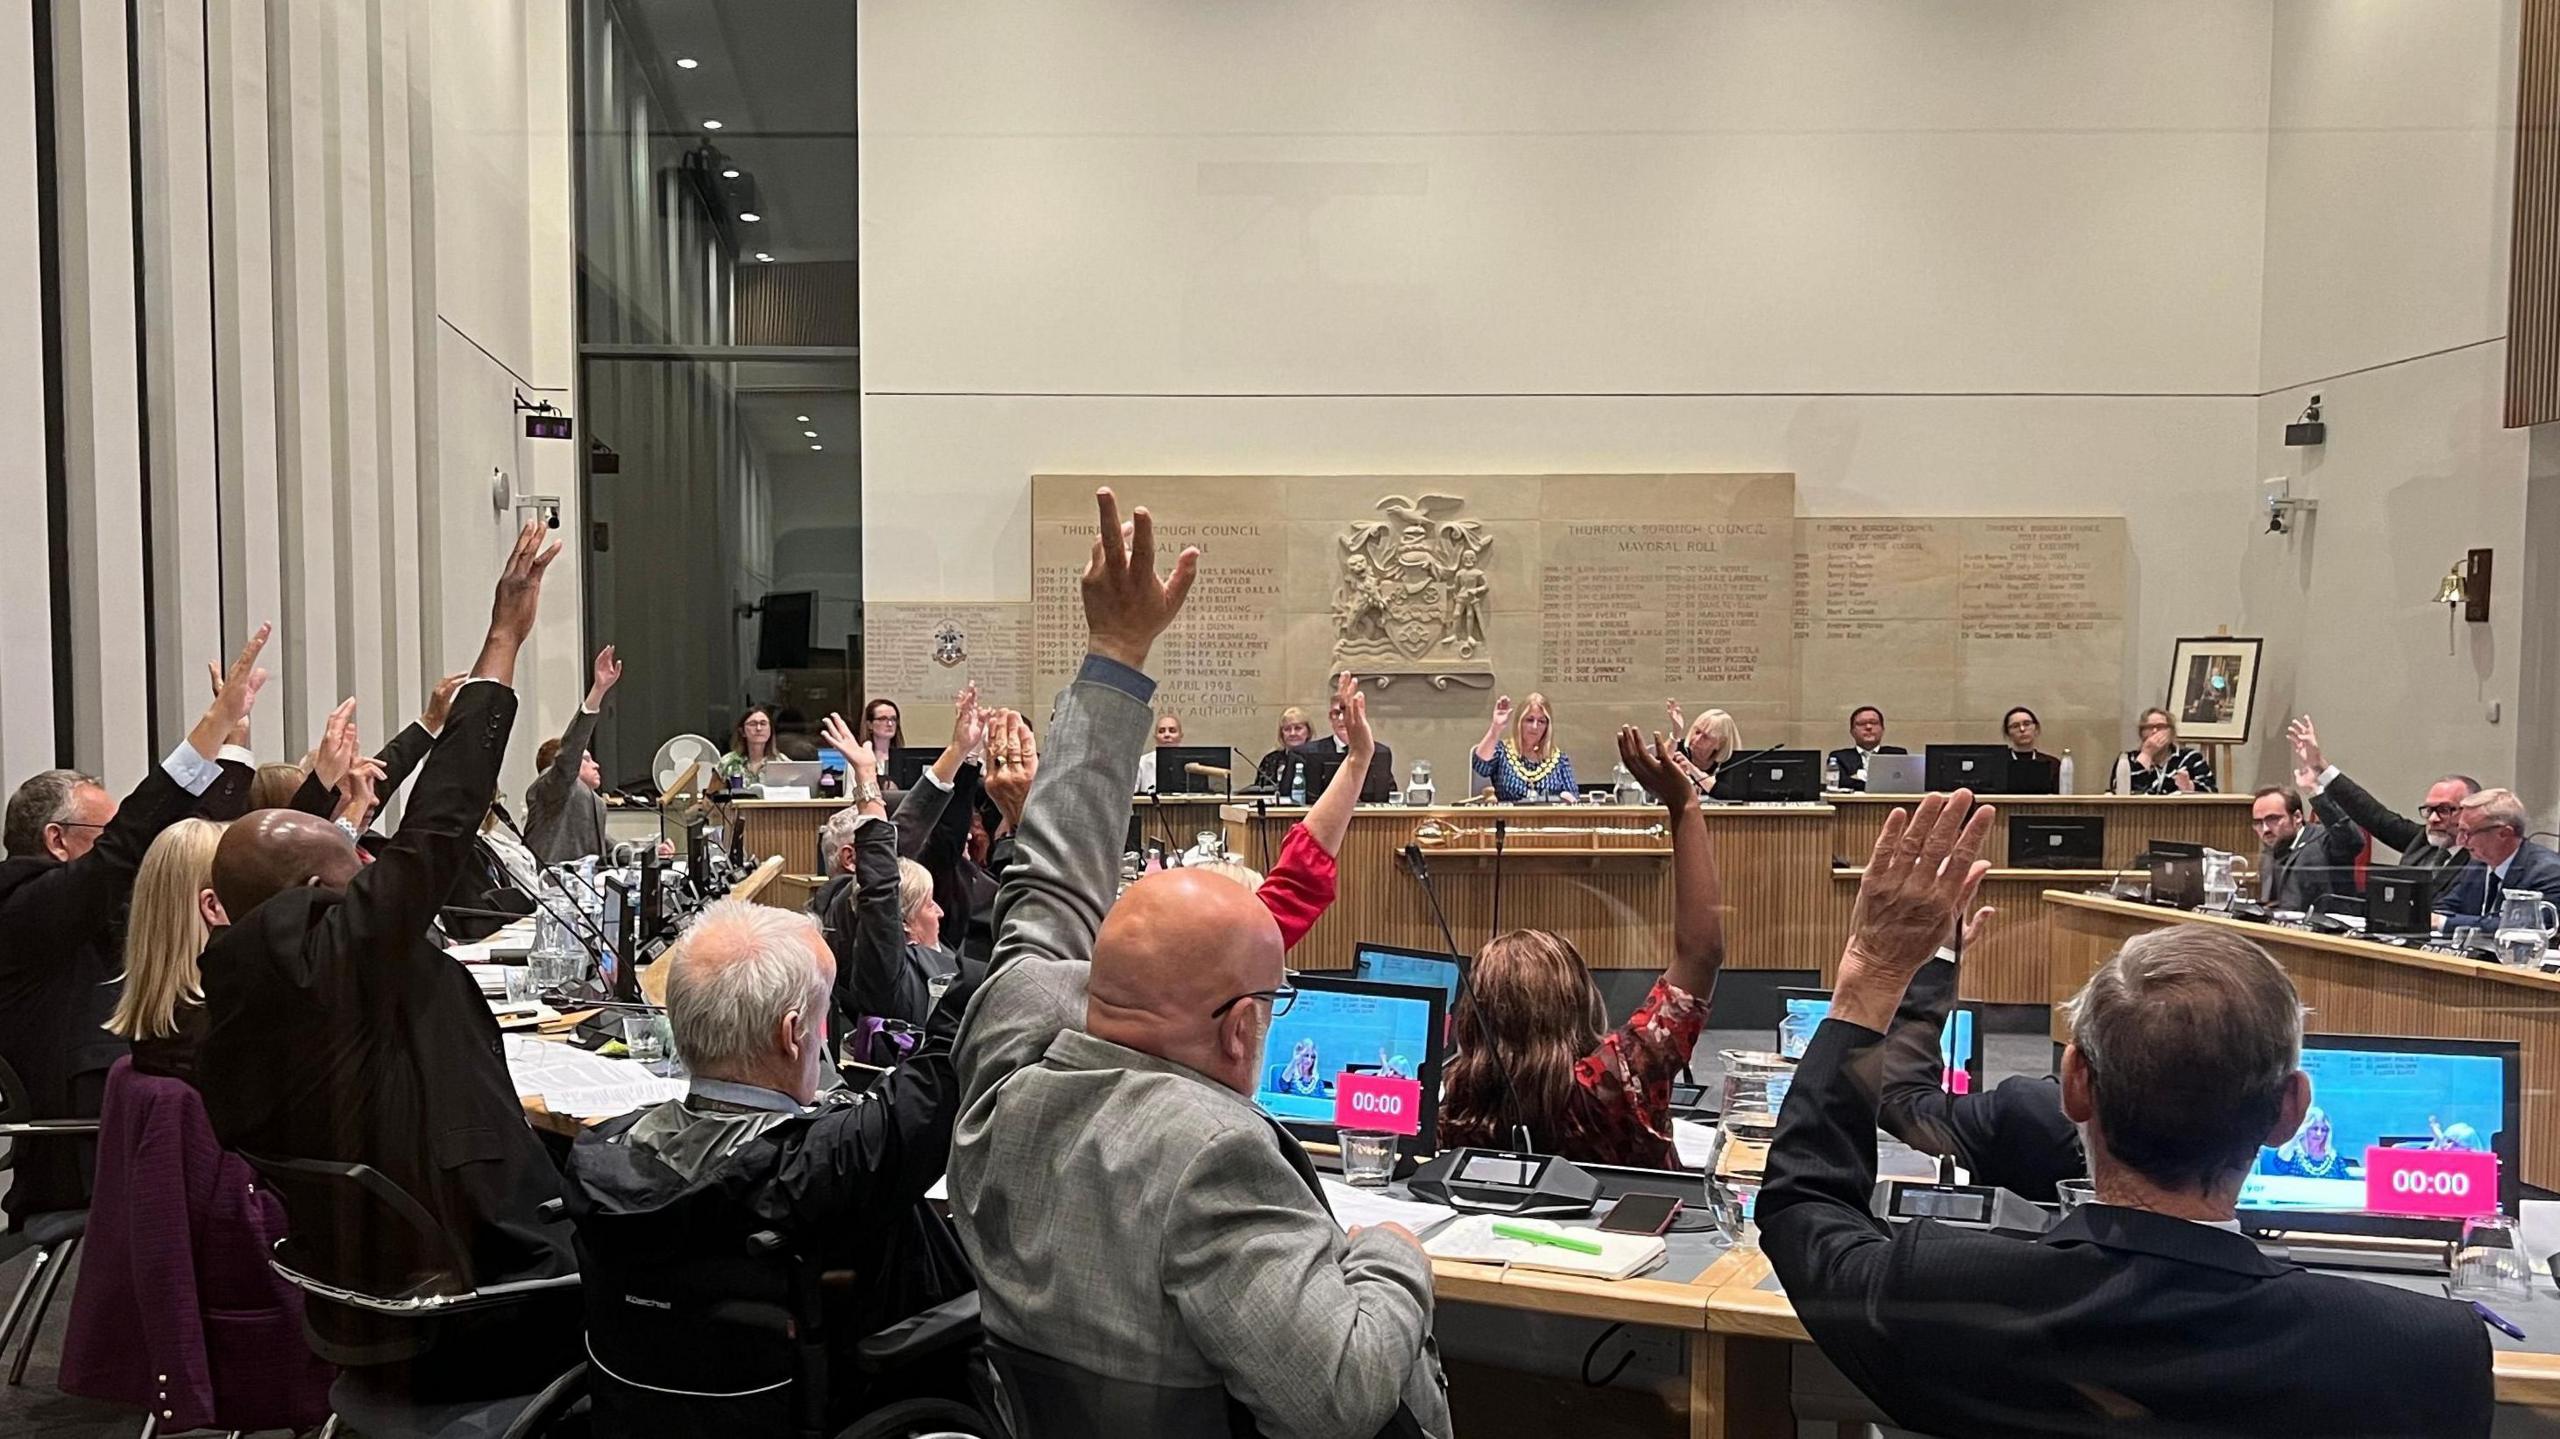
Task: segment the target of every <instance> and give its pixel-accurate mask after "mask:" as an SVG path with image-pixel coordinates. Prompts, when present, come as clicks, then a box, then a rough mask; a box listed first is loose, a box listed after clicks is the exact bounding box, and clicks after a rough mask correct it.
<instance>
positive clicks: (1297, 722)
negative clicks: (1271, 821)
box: [1253, 705, 1316, 793]
mask: <svg viewBox="0 0 2560 1439" xmlns="http://www.w3.org/2000/svg"><path fill="white" fill-rule="evenodd" d="M1315 733H1316V727H1315V725H1314V724H1313V723H1312V722H1310V721H1309V720H1308V719H1307V712H1306V711H1305V710H1302V709H1300V708H1298V707H1297V706H1296V705H1291V706H1289V707H1288V708H1287V709H1284V710H1282V711H1280V733H1279V740H1280V747H1279V748H1278V749H1275V750H1273V751H1271V752H1270V753H1269V754H1266V755H1264V756H1263V757H1262V762H1261V763H1260V764H1257V765H1255V766H1254V767H1253V783H1254V787H1255V788H1257V789H1267V790H1271V791H1274V792H1275V793H1276V792H1277V791H1279V790H1280V789H1281V788H1282V787H1283V785H1284V782H1285V781H1286V780H1287V779H1288V777H1289V762H1290V760H1291V759H1293V758H1295V756H1293V755H1292V754H1291V753H1290V751H1292V750H1294V749H1296V748H1297V747H1298V746H1300V745H1302V744H1305V743H1306V742H1307V741H1308V740H1311V739H1313V738H1315Z"/></svg>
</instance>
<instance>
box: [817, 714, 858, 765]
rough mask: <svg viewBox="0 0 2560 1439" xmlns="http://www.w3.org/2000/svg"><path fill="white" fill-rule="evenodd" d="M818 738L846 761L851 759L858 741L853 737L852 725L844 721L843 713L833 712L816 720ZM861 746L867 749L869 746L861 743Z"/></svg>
mask: <svg viewBox="0 0 2560 1439" xmlns="http://www.w3.org/2000/svg"><path fill="white" fill-rule="evenodd" d="M818 738H820V739H822V740H825V741H826V743H827V748H829V749H831V750H834V751H835V752H836V753H838V754H840V755H843V756H844V757H845V759H846V760H847V761H850V760H852V758H853V751H854V746H855V745H857V744H859V743H860V741H858V740H856V739H855V738H854V737H853V726H851V725H849V724H846V723H845V722H844V716H843V715H840V714H833V713H830V714H829V715H828V716H827V717H826V718H825V719H822V720H820V721H818ZM862 748H863V749H864V750H866V751H867V750H869V749H870V746H869V745H863V746H862Z"/></svg>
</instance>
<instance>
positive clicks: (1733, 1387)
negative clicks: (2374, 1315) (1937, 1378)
mask: <svg viewBox="0 0 2560 1439" xmlns="http://www.w3.org/2000/svg"><path fill="white" fill-rule="evenodd" d="M1719 1268H1720V1269H1721V1270H1722V1275H1723V1282H1722V1283H1721V1284H1719V1285H1718V1286H1717V1287H1716V1290H1715V1292H1714V1293H1712V1294H1710V1295H1708V1296H1707V1337H1708V1339H1709V1341H1710V1342H1709V1343H1708V1344H1707V1346H1706V1348H1705V1353H1706V1357H1707V1363H1708V1366H1709V1367H1708V1369H1707V1371H1706V1372H1704V1373H1703V1374H1692V1375H1691V1376H1690V1386H1691V1390H1692V1392H1693V1393H1694V1392H1695V1391H1696V1390H1697V1389H1699V1388H1701V1387H1703V1388H1704V1389H1705V1390H1706V1392H1707V1393H1708V1394H1709V1395H1710V1396H1711V1402H1710V1405H1709V1411H1710V1415H1711V1417H1712V1418H1714V1419H1715V1420H1716V1422H1715V1423H1712V1424H1711V1425H1710V1426H1709V1427H1705V1428H1701V1427H1699V1426H1698V1424H1697V1422H1696V1420H1695V1418H1694V1416H1693V1418H1692V1421H1691V1424H1690V1431H1689V1432H1690V1433H1691V1434H1693V1435H1701V1436H1708V1435H1711V1436H1714V1439H1726V1436H1739V1435H1759V1434H1777V1435H1792V1434H1794V1433H1795V1432H1796V1430H1795V1423H1796V1419H1795V1409H1794V1400H1793V1393H1792V1391H1793V1369H1794V1356H1793V1355H1791V1354H1790V1353H1789V1352H1788V1350H1787V1346H1789V1345H1791V1344H1810V1343H1812V1342H1813V1338H1812V1336H1811V1335H1809V1334H1807V1333H1805V1328H1804V1323H1803V1321H1802V1320H1799V1319H1798V1318H1796V1309H1795V1304H1794V1303H1793V1302H1792V1301H1790V1300H1789V1299H1788V1298H1787V1296H1786V1295H1785V1294H1784V1293H1783V1292H1781V1291H1779V1290H1776V1289H1764V1288H1762V1287H1761V1283H1762V1281H1764V1280H1766V1279H1767V1278H1768V1277H1769V1259H1768V1256H1767V1255H1765V1254H1761V1253H1759V1252H1757V1251H1753V1252H1751V1253H1749V1254H1733V1255H1727V1256H1726V1259H1725V1261H1724V1262H1723V1263H1721V1264H1720V1265H1719ZM1703 1277H1704V1276H1701V1278H1703ZM2489 1373H2490V1380H2491V1384H2492V1386H2493V1392H2494V1393H2495V1395H2496V1397H2497V1401H2498V1403H2500V1404H2502V1405H2513V1406H2516V1407H2519V1408H2527V1409H2547V1408H2553V1407H2560V1354H2536V1353H2528V1352H2524V1351H2519V1350H2511V1349H2497V1350H2493V1351H2492V1352H2491V1354H2490V1369H2489Z"/></svg>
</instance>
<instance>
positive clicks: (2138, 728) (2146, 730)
mask: <svg viewBox="0 0 2560 1439" xmlns="http://www.w3.org/2000/svg"><path fill="white" fill-rule="evenodd" d="M2168 727H2169V726H2168V725H2166V724H2164V723H2162V722H2161V721H2159V720H2153V721H2152V722H2151V723H2149V724H2146V725H2135V726H2134V731H2135V733H2137V734H2153V733H2156V732H2158V731H2161V730H2165V729H2167V728H2168Z"/></svg>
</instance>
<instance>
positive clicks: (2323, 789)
mask: <svg viewBox="0 0 2560 1439" xmlns="http://www.w3.org/2000/svg"><path fill="white" fill-rule="evenodd" d="M2284 733H2285V738H2286V739H2288V740H2290V741H2292V743H2293V763H2294V768H2295V769H2296V770H2309V771H2310V772H2311V774H2312V776H2313V781H2312V782H2313V784H2314V785H2315V786H2316V791H2315V796H2314V798H2315V801H2316V800H2319V799H2325V800H2328V801H2330V802H2331V803H2333V804H2334V805H2335V806H2336V807H2337V810H2338V812H2339V813H2340V814H2343V815H2345V816H2346V817H2347V818H2348V819H2350V820H2352V821H2354V822H2355V823H2356V825H2357V826H2358V827H2360V828H2361V829H2363V830H2364V831H2365V833H2367V834H2370V835H2372V836H2373V837H2374V838H2375V839H2378V840H2380V841H2382V842H2383V843H2384V844H2387V845H2389V846H2391V848H2392V849H2393V850H2394V851H2396V852H2398V853H2402V854H2406V853H2407V852H2408V851H2409V850H2410V849H2411V848H2413V847H2415V846H2417V845H2419V844H2422V843H2424V842H2425V840H2426V837H2427V827H2426V826H2425V825H2423V824H2420V823H2419V822H2417V821H2416V820H2414V819H2411V818H2410V817H2409V816H2407V815H2405V814H2401V813H2400V812H2398V811H2397V810H2394V809H2392V808H2391V807H2390V806H2389V805H2386V804H2384V803H2383V802H2382V801H2380V800H2378V799H2375V798H2374V797H2373V796H2372V794H2370V793H2369V792H2367V791H2366V789H2365V787H2364V786H2363V785H2360V784H2357V783H2356V782H2355V781H2354V780H2351V779H2349V778H2347V777H2346V776H2345V775H2343V774H2340V773H2339V772H2338V770H2337V768H2336V766H2334V765H2332V764H2331V763H2330V762H2329V757H2328V755H2326V754H2324V753H2322V752H2321V749H2320V732H2319V731H2318V730H2317V729H2315V728H2313V727H2312V723H2311V716H2309V715H2304V716H2303V717H2302V718H2300V719H2297V720H2295V721H2294V722H2293V723H2291V724H2289V725H2286V726H2285V729H2284Z"/></svg>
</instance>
